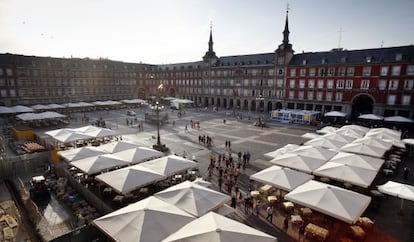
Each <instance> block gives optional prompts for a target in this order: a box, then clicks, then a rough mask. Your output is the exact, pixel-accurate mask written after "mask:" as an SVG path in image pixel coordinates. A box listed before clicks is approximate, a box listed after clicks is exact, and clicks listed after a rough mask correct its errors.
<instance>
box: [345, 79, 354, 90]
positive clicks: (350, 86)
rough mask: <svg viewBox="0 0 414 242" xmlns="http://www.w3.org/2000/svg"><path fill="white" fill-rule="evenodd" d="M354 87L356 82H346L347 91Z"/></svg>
mask: <svg viewBox="0 0 414 242" xmlns="http://www.w3.org/2000/svg"><path fill="white" fill-rule="evenodd" d="M353 86H354V80H346V82H345V88H346V89H352V87H353Z"/></svg>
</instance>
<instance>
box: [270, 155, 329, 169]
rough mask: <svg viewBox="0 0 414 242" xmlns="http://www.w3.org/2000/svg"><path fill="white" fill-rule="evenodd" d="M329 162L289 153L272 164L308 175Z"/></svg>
mask: <svg viewBox="0 0 414 242" xmlns="http://www.w3.org/2000/svg"><path fill="white" fill-rule="evenodd" d="M327 161H328V160H327V159H320V158H314V157H309V156H304V155H300V154H295V153H287V154H284V155H280V156H278V157H276V158H274V159H272V160H271V161H270V163H272V164H274V165H278V166H283V167H289V168H292V169H295V170H299V171H303V172H306V173H312V171H314V170H316V169H317V168H319V167H320V166H321V165H323V164H325V163H326V162H327Z"/></svg>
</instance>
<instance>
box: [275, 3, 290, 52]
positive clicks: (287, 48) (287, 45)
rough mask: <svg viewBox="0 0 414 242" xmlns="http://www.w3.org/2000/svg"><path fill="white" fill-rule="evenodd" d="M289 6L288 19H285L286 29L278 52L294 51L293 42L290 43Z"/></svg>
mask: <svg viewBox="0 0 414 242" xmlns="http://www.w3.org/2000/svg"><path fill="white" fill-rule="evenodd" d="M288 16H289V6H288V7H287V9H286V21H285V29H284V30H283V41H282V44H280V45H279V47H278V48H277V50H276V52H280V51H290V52H292V53H293V49H292V44H290V43H289V33H290V32H289V19H288Z"/></svg>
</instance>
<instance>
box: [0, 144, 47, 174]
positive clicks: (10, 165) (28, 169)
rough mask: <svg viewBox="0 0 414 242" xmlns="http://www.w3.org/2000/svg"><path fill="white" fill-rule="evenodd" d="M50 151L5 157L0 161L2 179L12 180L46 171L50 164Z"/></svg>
mask: <svg viewBox="0 0 414 242" xmlns="http://www.w3.org/2000/svg"><path fill="white" fill-rule="evenodd" d="M49 160H50V151H45V152H38V153H34V154H24V155H17V156H5V157H4V156H3V157H2V159H0V178H3V179H4V178H11V177H16V176H20V175H24V174H31V173H34V172H41V171H44V170H45V169H46V168H47V166H48V165H49V164H50V162H49Z"/></svg>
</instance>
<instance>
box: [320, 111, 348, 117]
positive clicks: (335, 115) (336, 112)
mask: <svg viewBox="0 0 414 242" xmlns="http://www.w3.org/2000/svg"><path fill="white" fill-rule="evenodd" d="M324 116H325V117H346V113H343V112H338V111H331V112H327V113H325V114H324Z"/></svg>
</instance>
